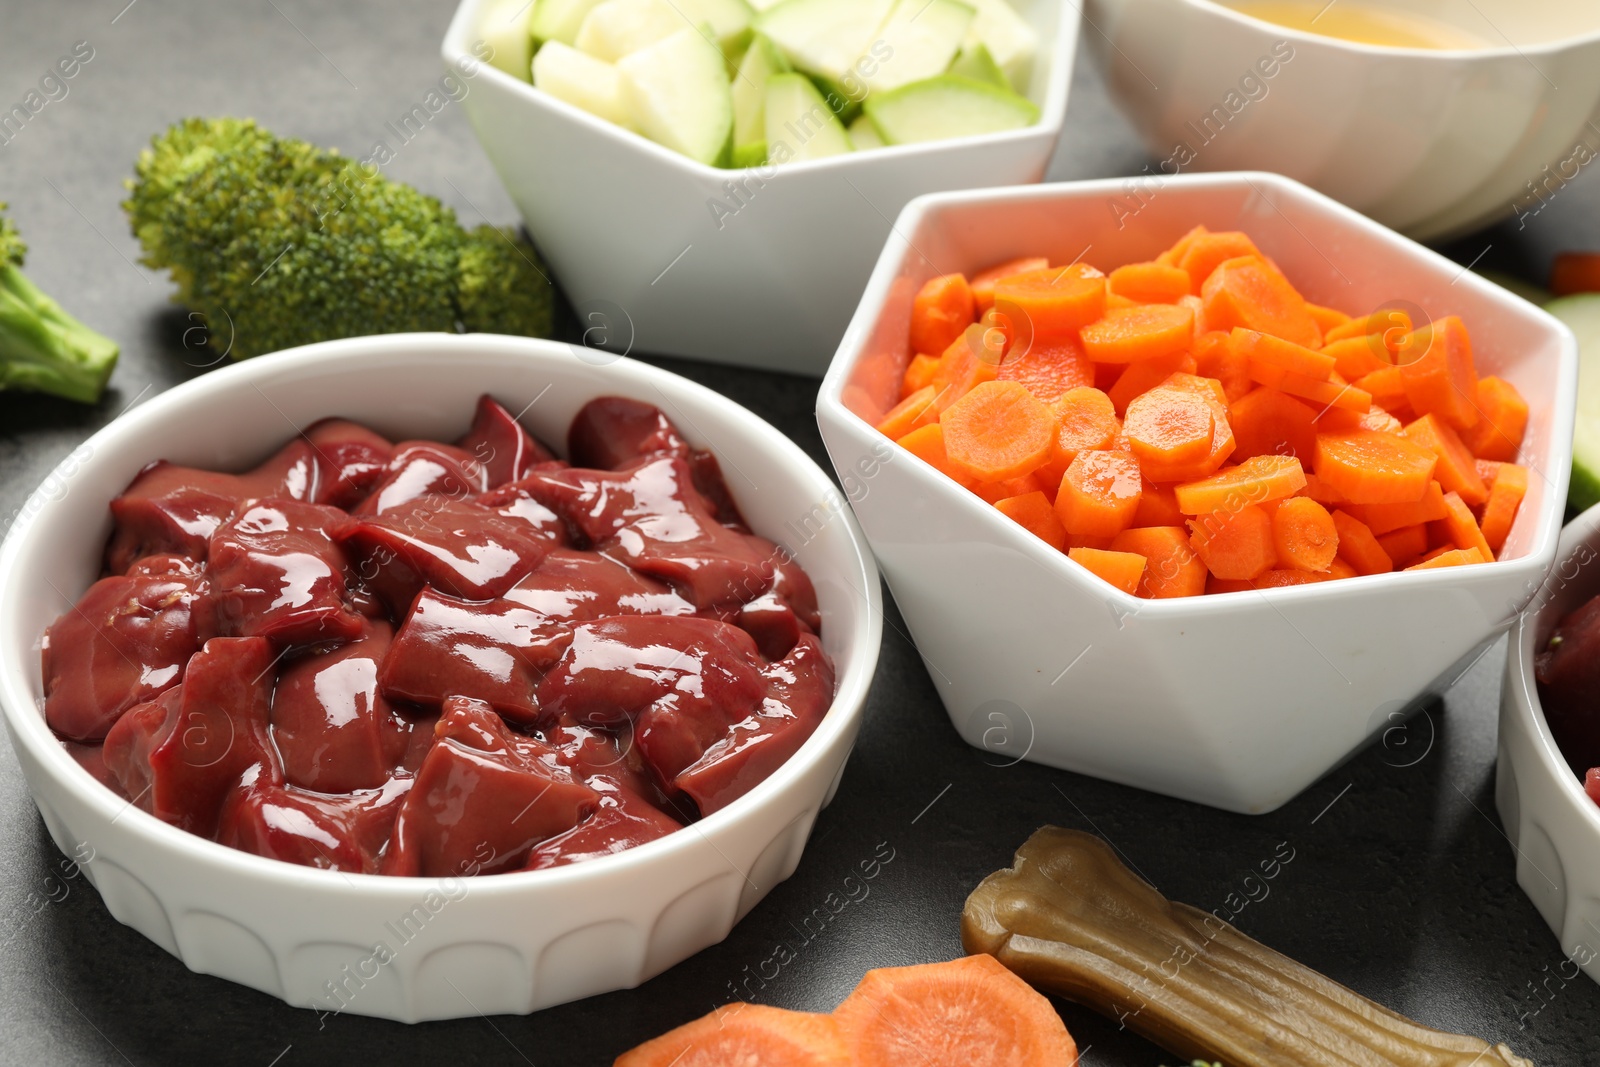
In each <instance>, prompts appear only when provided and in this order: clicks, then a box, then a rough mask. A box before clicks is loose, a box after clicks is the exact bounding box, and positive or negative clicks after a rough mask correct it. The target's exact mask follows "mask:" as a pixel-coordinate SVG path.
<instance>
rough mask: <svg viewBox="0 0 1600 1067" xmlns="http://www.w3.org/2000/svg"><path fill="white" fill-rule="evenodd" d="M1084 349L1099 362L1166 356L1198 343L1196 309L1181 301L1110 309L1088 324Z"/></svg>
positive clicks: (1137, 360)
mask: <svg viewBox="0 0 1600 1067" xmlns="http://www.w3.org/2000/svg"><path fill="white" fill-rule="evenodd" d="M1079 336H1080V337H1082V338H1083V350H1084V351H1085V352H1086V353H1087V354H1088V356H1089V358H1090V359H1092V360H1094V361H1095V362H1096V363H1137V362H1139V361H1140V360H1145V359H1166V358H1170V357H1172V356H1176V355H1179V354H1181V353H1183V352H1187V351H1188V350H1189V346H1190V345H1191V344H1193V343H1194V312H1193V311H1192V310H1190V309H1189V308H1187V307H1184V306H1183V305H1181V304H1139V305H1137V306H1134V307H1128V308H1115V309H1112V310H1108V311H1107V312H1106V313H1105V317H1104V318H1101V319H1099V320H1098V321H1096V322H1091V323H1089V324H1087V325H1085V326H1084V327H1083V328H1082V329H1081V330H1080V331H1079Z"/></svg>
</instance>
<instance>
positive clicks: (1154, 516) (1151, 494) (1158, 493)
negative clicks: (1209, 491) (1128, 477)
mask: <svg viewBox="0 0 1600 1067" xmlns="http://www.w3.org/2000/svg"><path fill="white" fill-rule="evenodd" d="M1184 517H1185V516H1184V514H1183V512H1182V511H1180V510H1178V497H1177V495H1176V494H1175V493H1174V492H1173V491H1172V486H1170V485H1157V484H1155V483H1154V482H1145V483H1144V488H1143V489H1142V490H1141V491H1140V493H1139V510H1138V511H1136V512H1134V513H1133V525H1135V526H1182V525H1183V520H1184Z"/></svg>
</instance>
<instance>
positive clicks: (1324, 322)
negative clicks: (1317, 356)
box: [1306, 300, 1350, 337]
mask: <svg viewBox="0 0 1600 1067" xmlns="http://www.w3.org/2000/svg"><path fill="white" fill-rule="evenodd" d="M1306 311H1307V312H1308V313H1310V315H1311V321H1312V322H1314V323H1316V324H1317V329H1319V330H1321V331H1322V334H1323V336H1324V337H1326V336H1327V334H1328V331H1329V330H1332V329H1335V328H1337V327H1339V326H1343V325H1344V324H1345V323H1347V322H1349V321H1350V316H1349V315H1346V314H1345V313H1344V312H1342V311H1340V310H1339V309H1338V308H1329V307H1323V306H1322V305H1321V304H1313V303H1311V302H1310V301H1309V300H1308V301H1306Z"/></svg>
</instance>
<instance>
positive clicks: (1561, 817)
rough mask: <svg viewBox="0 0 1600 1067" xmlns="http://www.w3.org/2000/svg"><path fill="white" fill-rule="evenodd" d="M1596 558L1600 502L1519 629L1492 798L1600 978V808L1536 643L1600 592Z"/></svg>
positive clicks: (1577, 956)
mask: <svg viewBox="0 0 1600 1067" xmlns="http://www.w3.org/2000/svg"><path fill="white" fill-rule="evenodd" d="M1597 561H1600V506H1596V507H1592V508H1590V509H1589V510H1588V511H1586V512H1584V513H1583V514H1582V515H1580V516H1578V517H1577V518H1576V519H1574V520H1573V521H1572V523H1571V524H1570V525H1569V526H1568V527H1567V528H1566V530H1564V531H1563V532H1562V534H1561V546H1560V548H1559V549H1558V550H1557V552H1556V566H1555V569H1554V570H1552V571H1551V572H1550V576H1549V577H1548V578H1547V579H1546V580H1545V582H1544V584H1543V585H1541V586H1540V587H1539V591H1538V595H1537V596H1536V597H1535V598H1534V602H1533V605H1532V606H1531V607H1530V608H1529V610H1528V611H1527V613H1526V614H1524V615H1523V616H1522V618H1521V620H1519V621H1518V623H1517V625H1516V626H1514V627H1512V629H1511V638H1510V642H1509V648H1508V649H1507V656H1506V676H1505V683H1504V686H1503V688H1502V692H1501V699H1500V751H1499V760H1498V762H1497V763H1496V764H1495V782H1494V800H1495V807H1497V808H1498V809H1499V810H1500V822H1501V824H1502V825H1503V826H1504V827H1505V830H1506V836H1507V837H1509V838H1510V840H1511V848H1512V851H1513V852H1515V853H1516V859H1517V884H1518V885H1520V886H1522V889H1523V892H1525V893H1527V894H1528V898H1529V899H1530V900H1532V901H1533V904H1534V907H1536V908H1538V909H1539V914H1540V915H1542V916H1544V921H1545V922H1546V923H1548V924H1549V925H1550V930H1551V932H1553V933H1554V934H1555V935H1556V937H1557V938H1559V939H1560V941H1561V949H1562V951H1563V952H1564V953H1566V955H1567V958H1568V959H1569V960H1571V961H1572V963H1573V964H1574V965H1576V966H1579V967H1581V968H1582V969H1583V971H1584V973H1586V974H1587V975H1588V976H1589V977H1590V978H1593V979H1594V980H1595V981H1597V982H1600V805H1596V804H1595V802H1594V801H1592V800H1590V799H1589V795H1588V794H1587V793H1585V792H1584V790H1583V783H1582V782H1580V781H1579V780H1578V777H1577V775H1575V774H1573V773H1572V771H1571V769H1570V768H1569V767H1568V766H1567V762H1566V760H1565V759H1563V758H1562V756H1561V749H1560V747H1559V746H1557V744H1556V741H1555V738H1554V737H1553V736H1552V735H1551V733H1550V725H1549V723H1547V722H1546V721H1545V717H1544V711H1543V710H1542V709H1541V708H1540V706H1539V690H1538V686H1537V685H1536V684H1535V682H1534V675H1533V668H1534V656H1535V650H1536V649H1539V648H1542V647H1544V644H1545V642H1547V641H1548V640H1549V639H1550V633H1551V631H1552V630H1554V629H1555V627H1556V624H1557V623H1558V622H1560V621H1561V617H1562V616H1563V615H1565V614H1567V613H1568V612H1569V611H1571V610H1573V609H1574V608H1576V607H1578V606H1579V605H1580V604H1582V603H1584V602H1585V601H1587V600H1588V599H1589V598H1590V597H1592V596H1595V595H1600V573H1597V568H1596V566H1595V564H1596V562H1597ZM1563 966H1564V965H1563Z"/></svg>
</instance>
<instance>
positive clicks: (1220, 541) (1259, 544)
mask: <svg viewBox="0 0 1600 1067" xmlns="http://www.w3.org/2000/svg"><path fill="white" fill-rule="evenodd" d="M1188 525H1189V544H1190V545H1192V546H1193V547H1194V550H1195V552H1196V553H1197V554H1198V555H1199V557H1200V559H1201V561H1202V562H1204V563H1205V565H1206V569H1207V570H1209V571H1210V572H1211V573H1212V574H1213V575H1215V576H1216V577H1218V578H1225V579H1243V580H1250V579H1253V578H1256V577H1258V576H1259V575H1261V574H1262V573H1263V572H1264V571H1267V570H1270V569H1271V568H1272V567H1274V566H1276V565H1277V553H1276V550H1275V549H1274V546H1273V525H1274V520H1273V519H1272V517H1271V516H1269V515H1268V514H1267V512H1266V511H1265V510H1264V509H1262V508H1259V507H1257V506H1256V505H1254V504H1246V505H1245V506H1244V507H1242V508H1237V509H1235V510H1232V511H1216V512H1212V513H1211V514H1209V515H1198V516H1196V517H1194V518H1192V519H1190V520H1189V523H1188Z"/></svg>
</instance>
